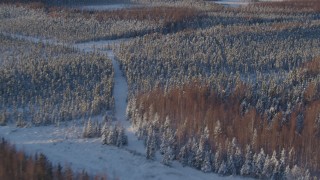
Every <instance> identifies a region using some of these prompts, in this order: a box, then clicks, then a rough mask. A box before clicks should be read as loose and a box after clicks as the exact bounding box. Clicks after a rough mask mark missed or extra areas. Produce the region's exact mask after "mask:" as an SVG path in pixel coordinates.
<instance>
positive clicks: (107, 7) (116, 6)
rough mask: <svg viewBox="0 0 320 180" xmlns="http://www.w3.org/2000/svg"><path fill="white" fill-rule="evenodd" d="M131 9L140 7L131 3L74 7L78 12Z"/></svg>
mask: <svg viewBox="0 0 320 180" xmlns="http://www.w3.org/2000/svg"><path fill="white" fill-rule="evenodd" d="M133 7H142V5H139V4H132V3H117V4H95V5H86V6H80V7H75V8H76V9H80V10H91V11H106V10H108V11H113V10H118V9H127V8H133Z"/></svg>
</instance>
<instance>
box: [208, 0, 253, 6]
mask: <svg viewBox="0 0 320 180" xmlns="http://www.w3.org/2000/svg"><path fill="white" fill-rule="evenodd" d="M214 3H216V4H221V5H224V6H228V7H239V6H246V5H248V4H249V2H245V1H241V0H219V1H214Z"/></svg>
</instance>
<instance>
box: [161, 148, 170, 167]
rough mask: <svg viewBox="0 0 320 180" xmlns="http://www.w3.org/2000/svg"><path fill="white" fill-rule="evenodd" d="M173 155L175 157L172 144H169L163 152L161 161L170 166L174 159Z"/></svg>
mask: <svg viewBox="0 0 320 180" xmlns="http://www.w3.org/2000/svg"><path fill="white" fill-rule="evenodd" d="M172 157H173V152H172V149H171V147H170V146H168V147H167V149H166V150H165V152H164V154H163V158H162V161H161V162H162V163H163V164H164V165H166V166H170V165H171V161H172Z"/></svg>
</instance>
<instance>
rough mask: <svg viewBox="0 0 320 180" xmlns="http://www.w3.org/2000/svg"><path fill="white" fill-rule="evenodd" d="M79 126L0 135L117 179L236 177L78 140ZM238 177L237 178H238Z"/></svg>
mask: <svg viewBox="0 0 320 180" xmlns="http://www.w3.org/2000/svg"><path fill="white" fill-rule="evenodd" d="M81 135H82V126H80V125H77V124H72V123H70V124H69V125H67V126H66V125H61V126H60V127H55V126H44V127H32V128H15V127H13V126H4V127H0V136H3V137H5V138H7V139H8V140H10V141H11V142H12V143H14V144H15V145H16V146H17V148H18V149H22V150H24V151H26V152H27V153H30V154H34V153H40V152H41V153H44V154H45V155H46V156H47V157H48V158H49V160H50V161H52V162H53V163H61V164H62V165H70V166H71V167H72V168H73V169H74V170H76V171H82V169H85V170H86V171H88V172H89V173H90V174H105V173H107V174H108V176H109V177H118V178H120V179H185V180H186V179H190V180H196V179H237V178H235V177H220V176H218V175H215V174H212V173H210V174H205V173H202V172H201V171H197V170H195V169H192V168H189V167H182V166H181V165H180V164H179V163H177V162H174V163H173V167H167V166H165V165H163V164H161V163H160V160H161V157H160V155H159V156H158V157H157V160H156V161H151V160H147V159H146V158H145V156H144V155H140V154H138V153H134V152H132V151H130V150H128V149H130V148H132V147H134V145H133V144H132V142H130V141H129V147H128V149H119V148H117V147H114V146H107V145H102V144H101V142H100V138H93V139H82V138H81ZM238 179H240V178H238Z"/></svg>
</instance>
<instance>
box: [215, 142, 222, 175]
mask: <svg viewBox="0 0 320 180" xmlns="http://www.w3.org/2000/svg"><path fill="white" fill-rule="evenodd" d="M221 159H222V157H221V153H220V148H219V149H218V150H217V151H216V153H215V155H214V169H215V172H216V173H218V171H219V169H220V165H221V163H222V162H221Z"/></svg>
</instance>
